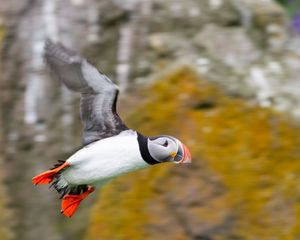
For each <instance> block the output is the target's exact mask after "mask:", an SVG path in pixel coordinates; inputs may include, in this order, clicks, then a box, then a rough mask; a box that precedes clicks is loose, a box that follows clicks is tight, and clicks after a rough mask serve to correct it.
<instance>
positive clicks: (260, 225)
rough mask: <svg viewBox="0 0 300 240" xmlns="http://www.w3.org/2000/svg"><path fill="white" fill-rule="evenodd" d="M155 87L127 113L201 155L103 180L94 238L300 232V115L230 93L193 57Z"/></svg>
mask: <svg viewBox="0 0 300 240" xmlns="http://www.w3.org/2000/svg"><path fill="white" fill-rule="evenodd" d="M148 93H149V95H148V96H147V97H148V99H149V101H148V102H147V103H146V104H143V105H142V106H140V107H139V108H138V109H137V110H136V111H135V113H133V114H132V115H131V116H130V117H129V119H128V121H127V122H129V124H130V126H131V127H132V128H134V129H138V130H139V131H141V132H143V133H144V134H146V135H147V134H148V135H156V134H170V135H174V136H176V137H178V138H180V139H181V140H182V141H183V142H185V143H186V145H188V147H189V148H190V150H191V153H192V155H193V158H194V162H193V164H192V166H191V167H187V166H182V165H180V166H179V165H176V166H174V165H171V164H169V165H168V164H160V165H158V166H154V167H151V168H149V169H147V170H143V171H140V172H137V173H133V174H130V175H127V176H124V177H121V178H119V179H117V180H115V181H114V182H113V183H111V184H109V185H107V186H106V187H104V189H103V191H101V194H100V197H99V201H98V202H97V205H96V207H95V208H94V209H93V212H92V213H91V224H90V227H89V229H88V232H87V237H86V239H87V240H96V239H111V240H125V239H126V240H127V239H156V238H157V239H182V240H183V239H190V237H191V235H195V234H198V232H204V233H205V232H206V234H208V235H209V236H211V237H212V238H213V239H265V240H268V239H298V238H299V237H300V203H299V198H300V188H299V187H298V185H299V182H300V164H299V161H300V148H299V146H300V137H299V136H300V127H299V125H297V124H295V123H293V122H292V121H291V120H288V119H287V117H285V116H282V115H280V114H278V113H276V112H274V111H272V110H270V109H262V108H260V107H258V106H255V105H254V104H250V103H248V102H247V101H245V100H242V99H238V98H236V97H231V96H228V95H226V94H225V93H224V92H222V91H221V90H220V89H219V88H218V87H216V86H214V85H213V84H211V83H208V82H205V81H202V80H201V78H200V77H199V76H198V75H197V73H195V72H194V71H193V70H191V69H190V68H188V67H182V68H180V69H178V70H177V71H175V72H173V73H171V74H170V75H167V76H165V77H163V78H162V79H160V80H158V81H157V82H156V83H154V84H153V86H151V87H150V88H149V90H148ZM203 179H204V180H203ZM205 179H207V180H209V181H207V182H206V180H205ZM211 182H213V183H211ZM215 192H216V193H215ZM203 199H204V200H203ZM174 204H175V205H174ZM176 206H178V209H177V207H176ZM217 226H222V227H223V228H222V229H223V231H221V230H218V229H219V228H217ZM202 229H203V231H202ZM207 229H215V230H214V231H212V230H211V231H210V232H209V231H207ZM220 229H221V228H220ZM197 231H198V232H197Z"/></svg>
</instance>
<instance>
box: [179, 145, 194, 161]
mask: <svg viewBox="0 0 300 240" xmlns="http://www.w3.org/2000/svg"><path fill="white" fill-rule="evenodd" d="M182 146H183V150H184V157H183V159H182V160H181V162H180V163H192V155H191V153H190V150H189V149H188V148H187V147H186V146H185V145H184V144H182Z"/></svg>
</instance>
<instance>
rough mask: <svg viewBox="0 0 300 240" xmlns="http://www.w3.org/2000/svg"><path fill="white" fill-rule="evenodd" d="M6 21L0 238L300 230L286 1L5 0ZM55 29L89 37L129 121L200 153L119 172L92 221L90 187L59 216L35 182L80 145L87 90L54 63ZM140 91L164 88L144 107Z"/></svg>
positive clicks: (293, 60)
mask: <svg viewBox="0 0 300 240" xmlns="http://www.w3.org/2000/svg"><path fill="white" fill-rule="evenodd" d="M0 24H1V26H3V27H1V29H0V38H2V35H3V38H4V40H3V41H2V44H1V45H2V48H1V56H0V58H1V60H0V62H1V72H2V74H1V76H0V85H1V101H0V102H1V116H3V117H1V120H0V121H1V122H0V124H1V126H3V127H1V128H0V140H1V158H2V159H0V165H1V166H2V165H3V166H5V167H3V168H1V169H5V171H3V172H1V171H0V198H1V201H0V210H1V212H2V213H3V214H1V217H0V222H3V224H0V226H1V227H0V238H1V239H6V238H7V239H11V238H15V239H24V240H27V239H28V240H32V239H38V238H40V237H41V236H43V238H44V239H49V240H53V239H54V240H55V239H58V240H59V239H75V240H76V239H83V238H86V239H99V238H101V239H147V238H148V239H153V238H155V237H157V238H158V239H164V238H165V236H168V238H169V239H250V237H249V236H251V237H252V236H255V237H256V238H257V239H258V238H260V239H283V238H291V239H296V238H297V237H298V236H299V227H298V226H299V219H298V215H299V214H298V210H299V209H298V208H299V206H298V203H297V199H298V197H299V193H298V190H297V184H296V183H297V181H298V175H297V169H298V168H297V165H296V163H297V160H299V151H298V150H297V147H296V146H297V145H299V137H298V135H299V128H298V127H297V126H296V124H294V122H293V121H298V120H297V119H298V118H299V117H300V111H299V109H300V108H299V105H300V97H299V96H300V95H299V91H298V89H299V87H300V84H299V69H300V51H299V49H300V40H299V38H297V37H296V36H292V35H291V33H290V31H289V28H288V18H287V16H286V14H285V12H284V10H283V9H282V8H281V7H280V6H279V5H277V4H276V3H275V2H273V1H271V0H268V1H266V0H265V1H261V0H240V1H236V0H201V1H195V0H186V1H177V0H170V1H163V0H143V1H140V0H122V1H121V0H114V1H108V0H101V1H100V0H86V1H82V0H33V1H31V0H26V1H17V0H11V1H5V0H0ZM46 36H49V37H51V38H52V39H54V40H59V41H62V42H63V43H64V44H66V45H67V46H69V47H71V48H74V49H77V50H78V49H81V52H83V53H84V55H86V56H88V58H89V59H90V60H91V62H93V63H94V64H95V65H96V66H99V68H100V69H101V71H102V72H105V73H107V74H108V76H109V77H111V78H112V79H113V80H115V81H116V82H117V83H118V84H119V86H120V88H121V90H122V91H123V93H124V94H123V97H122V96H121V102H120V105H121V107H120V112H121V114H122V115H123V116H125V117H126V116H127V118H128V122H129V124H130V126H132V127H135V128H138V129H139V130H140V131H141V132H145V134H157V133H161V132H165V133H170V134H172V133H173V134H175V135H176V136H180V137H181V138H182V139H183V140H185V141H186V142H187V143H188V145H189V146H191V148H192V153H193V155H194V156H195V161H194V163H193V165H192V167H191V168H189V167H186V168H182V167H181V168H180V167H178V166H175V167H174V166H173V167H172V166H170V167H168V166H157V167H155V168H153V169H152V170H148V171H144V172H142V173H140V174H132V175H130V176H127V177H123V178H121V179H120V180H116V181H115V182H113V183H112V184H110V185H109V186H107V187H105V188H104V190H103V192H102V193H101V196H100V198H99V201H97V204H96V207H95V208H93V209H92V212H91V218H90V219H91V225H90V226H88V225H87V222H88V221H87V219H89V205H90V204H89V203H91V202H92V201H93V199H92V198H91V199H90V200H87V202H86V203H83V206H82V207H81V208H80V211H79V212H78V213H77V215H75V216H74V218H73V219H72V221H68V220H66V219H64V218H62V217H61V216H60V214H59V211H58V210H59V201H58V199H57V195H56V194H55V193H53V192H49V191H48V189H46V188H34V187H33V186H31V183H30V179H31V177H32V176H33V175H35V174H36V173H38V172H40V171H42V170H44V169H47V168H49V167H51V166H52V164H54V163H55V161H56V160H58V159H65V158H66V157H67V156H68V155H70V154H71V153H72V152H73V151H75V150H76V149H78V148H79V147H80V135H81V125H80V120H79V113H78V96H76V95H73V94H72V93H70V92H69V91H68V90H66V89H65V88H63V87H61V86H60V85H59V84H58V83H57V82H55V81H53V80H51V79H50V78H49V76H48V74H47V72H46V71H45V66H44V64H43V62H42V58H41V55H42V49H43V43H44V40H45V38H46ZM182 65H184V66H189V67H188V68H181V67H180V66H182ZM178 68H179V70H178ZM191 69H193V70H191ZM165 72H168V74H167V75H164V73H165ZM162 75H163V76H164V77H161V76H162ZM199 76H201V77H199ZM155 79H159V81H160V82H158V83H156V84H154V86H153V87H152V88H150V89H148V90H147V91H149V92H150V94H149V95H143V94H142V93H141V92H142V91H140V90H141V89H142V87H144V85H149V84H151V83H152V82H153V81H154V80H155ZM126 93H128V94H127V95H126ZM142 95H143V99H145V102H147V100H149V101H150V100H152V101H153V102H152V103H141V106H140V107H141V108H142V109H143V111H140V110H138V109H137V110H134V108H133V106H135V107H137V105H136V104H137V103H138V102H141V99H139V97H141V96H142ZM162 103H164V104H162ZM270 108H271V109H275V110H276V111H279V112H282V113H284V114H286V113H288V114H289V115H291V116H292V117H294V120H287V119H285V118H284V117H282V116H281V115H280V114H279V113H275V112H273V110H270ZM144 109H145V110H144ZM154 112H156V113H157V114H153V113H154ZM130 114H131V115H130ZM287 118H288V117H287ZM295 119H296V120H295ZM171 120H172V121H171ZM174 130H176V132H174ZM258 133H259V134H258ZM283 159H284V161H283ZM149 178H152V179H153V181H151V182H150V181H148V179H149ZM139 182H140V183H143V184H139ZM182 184H184V185H182ZM180 186H184V187H180ZM2 189H3V191H2ZM2 196H3V197H2ZM94 200H95V199H94ZM89 201H90V202H89ZM8 206H10V207H9V208H8ZM2 210H3V211H2ZM11 211H13V214H11V213H12V212H11ZM24 219H26V221H25V220H24ZM272 226H277V228H274V227H272ZM137 229H141V230H138V231H137ZM174 229H175V230H176V231H175V230H174ZM86 232H87V234H85V233H86ZM2 236H3V237H2Z"/></svg>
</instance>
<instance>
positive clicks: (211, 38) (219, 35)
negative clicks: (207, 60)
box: [195, 24, 261, 72]
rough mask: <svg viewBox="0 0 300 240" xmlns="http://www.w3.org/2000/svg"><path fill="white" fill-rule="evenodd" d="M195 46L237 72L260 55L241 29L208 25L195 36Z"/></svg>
mask: <svg viewBox="0 0 300 240" xmlns="http://www.w3.org/2000/svg"><path fill="white" fill-rule="evenodd" d="M195 44H196V45H197V46H199V47H201V48H204V49H205V50H207V51H208V52H209V54H210V55H211V57H212V58H216V59H217V60H218V61H220V62H222V63H224V64H226V65H228V66H229V67H232V68H233V69H234V70H235V71H237V72H239V69H245V68H246V67H248V66H249V65H250V64H251V63H253V62H254V61H255V60H258V58H259V57H260V55H261V52H260V51H259V50H258V49H257V47H256V46H255V45H254V43H253V41H252V39H251V38H250V37H249V36H248V34H247V32H246V30H245V29H244V28H242V27H238V28H225V27H220V26H217V25H212V24H208V25H206V26H205V27H204V29H203V30H202V31H201V32H200V33H198V34H197V35H196V37H195ZM241 71H243V70H241Z"/></svg>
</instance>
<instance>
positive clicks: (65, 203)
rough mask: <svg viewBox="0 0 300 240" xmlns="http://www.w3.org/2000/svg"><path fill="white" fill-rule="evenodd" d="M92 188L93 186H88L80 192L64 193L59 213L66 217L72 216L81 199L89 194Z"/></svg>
mask: <svg viewBox="0 0 300 240" xmlns="http://www.w3.org/2000/svg"><path fill="white" fill-rule="evenodd" d="M94 190H95V188H94V187H92V186H89V187H88V189H87V190H86V191H85V192H83V193H81V194H67V195H65V196H64V197H63V199H62V202H61V213H63V214H64V215H65V216H67V217H72V216H73V214H74V213H75V211H76V210H77V208H78V206H79V204H80V203H81V201H82V200H83V199H85V198H86V197H87V196H88V195H89V194H91V193H92V192H93V191H94Z"/></svg>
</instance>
